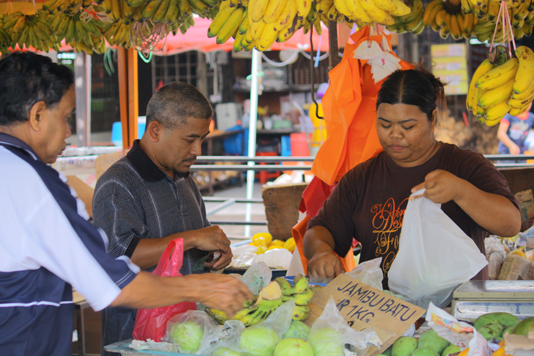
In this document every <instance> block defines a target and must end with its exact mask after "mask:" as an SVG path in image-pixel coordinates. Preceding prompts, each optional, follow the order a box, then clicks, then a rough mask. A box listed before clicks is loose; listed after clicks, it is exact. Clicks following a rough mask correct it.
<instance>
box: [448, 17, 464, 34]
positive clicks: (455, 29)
mask: <svg viewBox="0 0 534 356" xmlns="http://www.w3.org/2000/svg"><path fill="white" fill-rule="evenodd" d="M458 20H459V18H458V14H451V20H450V26H451V34H452V38H454V39H455V40H459V39H460V38H462V30H461V29H460V25H459V23H458Z"/></svg>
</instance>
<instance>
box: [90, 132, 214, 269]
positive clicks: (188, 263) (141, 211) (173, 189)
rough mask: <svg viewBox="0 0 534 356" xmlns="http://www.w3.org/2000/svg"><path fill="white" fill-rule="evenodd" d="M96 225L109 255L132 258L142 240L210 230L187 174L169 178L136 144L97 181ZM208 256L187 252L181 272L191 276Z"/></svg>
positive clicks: (196, 191) (194, 251)
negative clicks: (199, 261)
mask: <svg viewBox="0 0 534 356" xmlns="http://www.w3.org/2000/svg"><path fill="white" fill-rule="evenodd" d="M93 219H94V223H95V224H96V225H97V226H99V227H101V228H102V229H103V230H104V231H105V232H106V233H107V235H108V236H109V253H110V254H111V255H112V256H121V255H126V256H128V257H131V255H132V254H133V251H134V250H135V247H136V246H137V244H138V243H139V241H140V239H147V238H148V239H150V238H161V237H166V236H169V235H171V234H174V233H179V232H183V231H190V230H197V229H202V228H204V227H207V226H210V223H209V222H208V220H207V217H206V208H205V205H204V201H203V200H202V196H201V195H200V191H199V190H198V187H197V185H196V183H195V181H194V180H193V178H192V177H191V176H190V175H189V174H187V175H185V176H179V175H176V177H175V179H174V180H173V179H171V178H170V177H169V176H168V175H166V174H165V173H164V172H163V171H161V170H160V169H159V168H158V167H157V166H156V164H155V163H154V162H152V160H151V159H150V158H149V157H148V155H147V154H146V153H145V152H144V151H143V150H142V149H141V147H140V146H139V140H136V141H135V142H134V144H133V147H132V149H131V150H130V152H128V154H127V155H126V157H123V158H121V159H120V160H119V161H117V162H116V163H114V164H113V165H112V166H111V167H110V168H109V169H108V170H107V171H106V172H105V173H104V174H103V175H102V176H101V177H100V178H99V180H98V182H97V185H96V189H95V194H94V197H93ZM206 254H207V253H206V252H204V251H200V250H197V249H191V250H188V251H185V253H184V262H183V266H182V269H181V270H180V272H181V273H182V274H183V275H186V274H191V273H202V272H205V271H204V270H199V271H195V270H194V265H195V263H196V262H197V261H198V260H199V259H200V258H201V257H203V256H205V255H206Z"/></svg>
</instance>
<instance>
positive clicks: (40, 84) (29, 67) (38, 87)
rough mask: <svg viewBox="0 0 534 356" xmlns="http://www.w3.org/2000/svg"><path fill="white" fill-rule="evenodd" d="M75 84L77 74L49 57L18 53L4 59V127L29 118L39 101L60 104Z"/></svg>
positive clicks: (0, 67)
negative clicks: (30, 112)
mask: <svg viewBox="0 0 534 356" xmlns="http://www.w3.org/2000/svg"><path fill="white" fill-rule="evenodd" d="M73 84H74V74H73V73H72V71H71V70H70V69H69V68H68V67H66V66H63V65H60V64H57V63H54V62H52V60H51V59H50V58H48V57H45V56H41V55H38V54H35V53H32V52H14V53H12V54H10V55H9V56H7V57H6V58H3V59H2V60H0V126H9V125H13V124H16V123H20V122H24V121H26V120H28V113H29V111H30V109H31V108H32V106H33V105H34V104H35V103H37V102H38V101H44V102H45V104H46V106H47V107H48V108H53V107H54V106H55V105H57V104H58V103H59V102H60V101H61V98H63V96H64V95H65V93H66V92H67V91H68V90H69V88H70V87H71V86H72V85H73Z"/></svg>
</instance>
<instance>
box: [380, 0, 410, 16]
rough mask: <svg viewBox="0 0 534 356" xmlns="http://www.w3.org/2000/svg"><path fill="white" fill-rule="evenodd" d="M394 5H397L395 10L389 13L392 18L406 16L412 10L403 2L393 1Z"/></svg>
mask: <svg viewBox="0 0 534 356" xmlns="http://www.w3.org/2000/svg"><path fill="white" fill-rule="evenodd" d="M391 1H392V3H393V5H395V9H394V10H391V11H389V13H390V14H391V15H392V16H406V15H408V14H409V13H410V12H411V11H412V9H411V8H410V7H409V6H406V5H405V4H404V3H403V2H402V1H400V0H391ZM377 5H378V6H379V7H380V5H379V4H378V3H377Z"/></svg>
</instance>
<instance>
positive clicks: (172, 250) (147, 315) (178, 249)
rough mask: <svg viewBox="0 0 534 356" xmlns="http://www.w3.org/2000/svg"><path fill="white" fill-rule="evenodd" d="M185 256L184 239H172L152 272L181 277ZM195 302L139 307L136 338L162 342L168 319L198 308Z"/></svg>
mask: <svg viewBox="0 0 534 356" xmlns="http://www.w3.org/2000/svg"><path fill="white" fill-rule="evenodd" d="M183 258H184V240H183V239H181V238H178V239H175V240H172V241H171V242H170V243H169V246H167V248H166V249H165V251H164V252H163V254H162V255H161V258H160V259H159V262H158V265H157V267H156V269H155V270H154V271H153V272H152V274H154V275H156V276H162V277H181V276H182V275H181V274H180V268H181V267H182V262H183ZM196 309H197V305H196V303H193V302H182V303H178V304H174V305H169V306H167V307H161V308H154V309H139V310H137V317H136V318H135V326H134V331H133V337H134V339H136V340H144V341H147V339H152V340H154V341H157V342H160V341H161V339H162V338H163V335H164V334H165V330H166V329H167V321H169V319H170V318H172V317H173V316H175V315H177V314H181V313H184V312H186V311H188V310H196Z"/></svg>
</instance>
